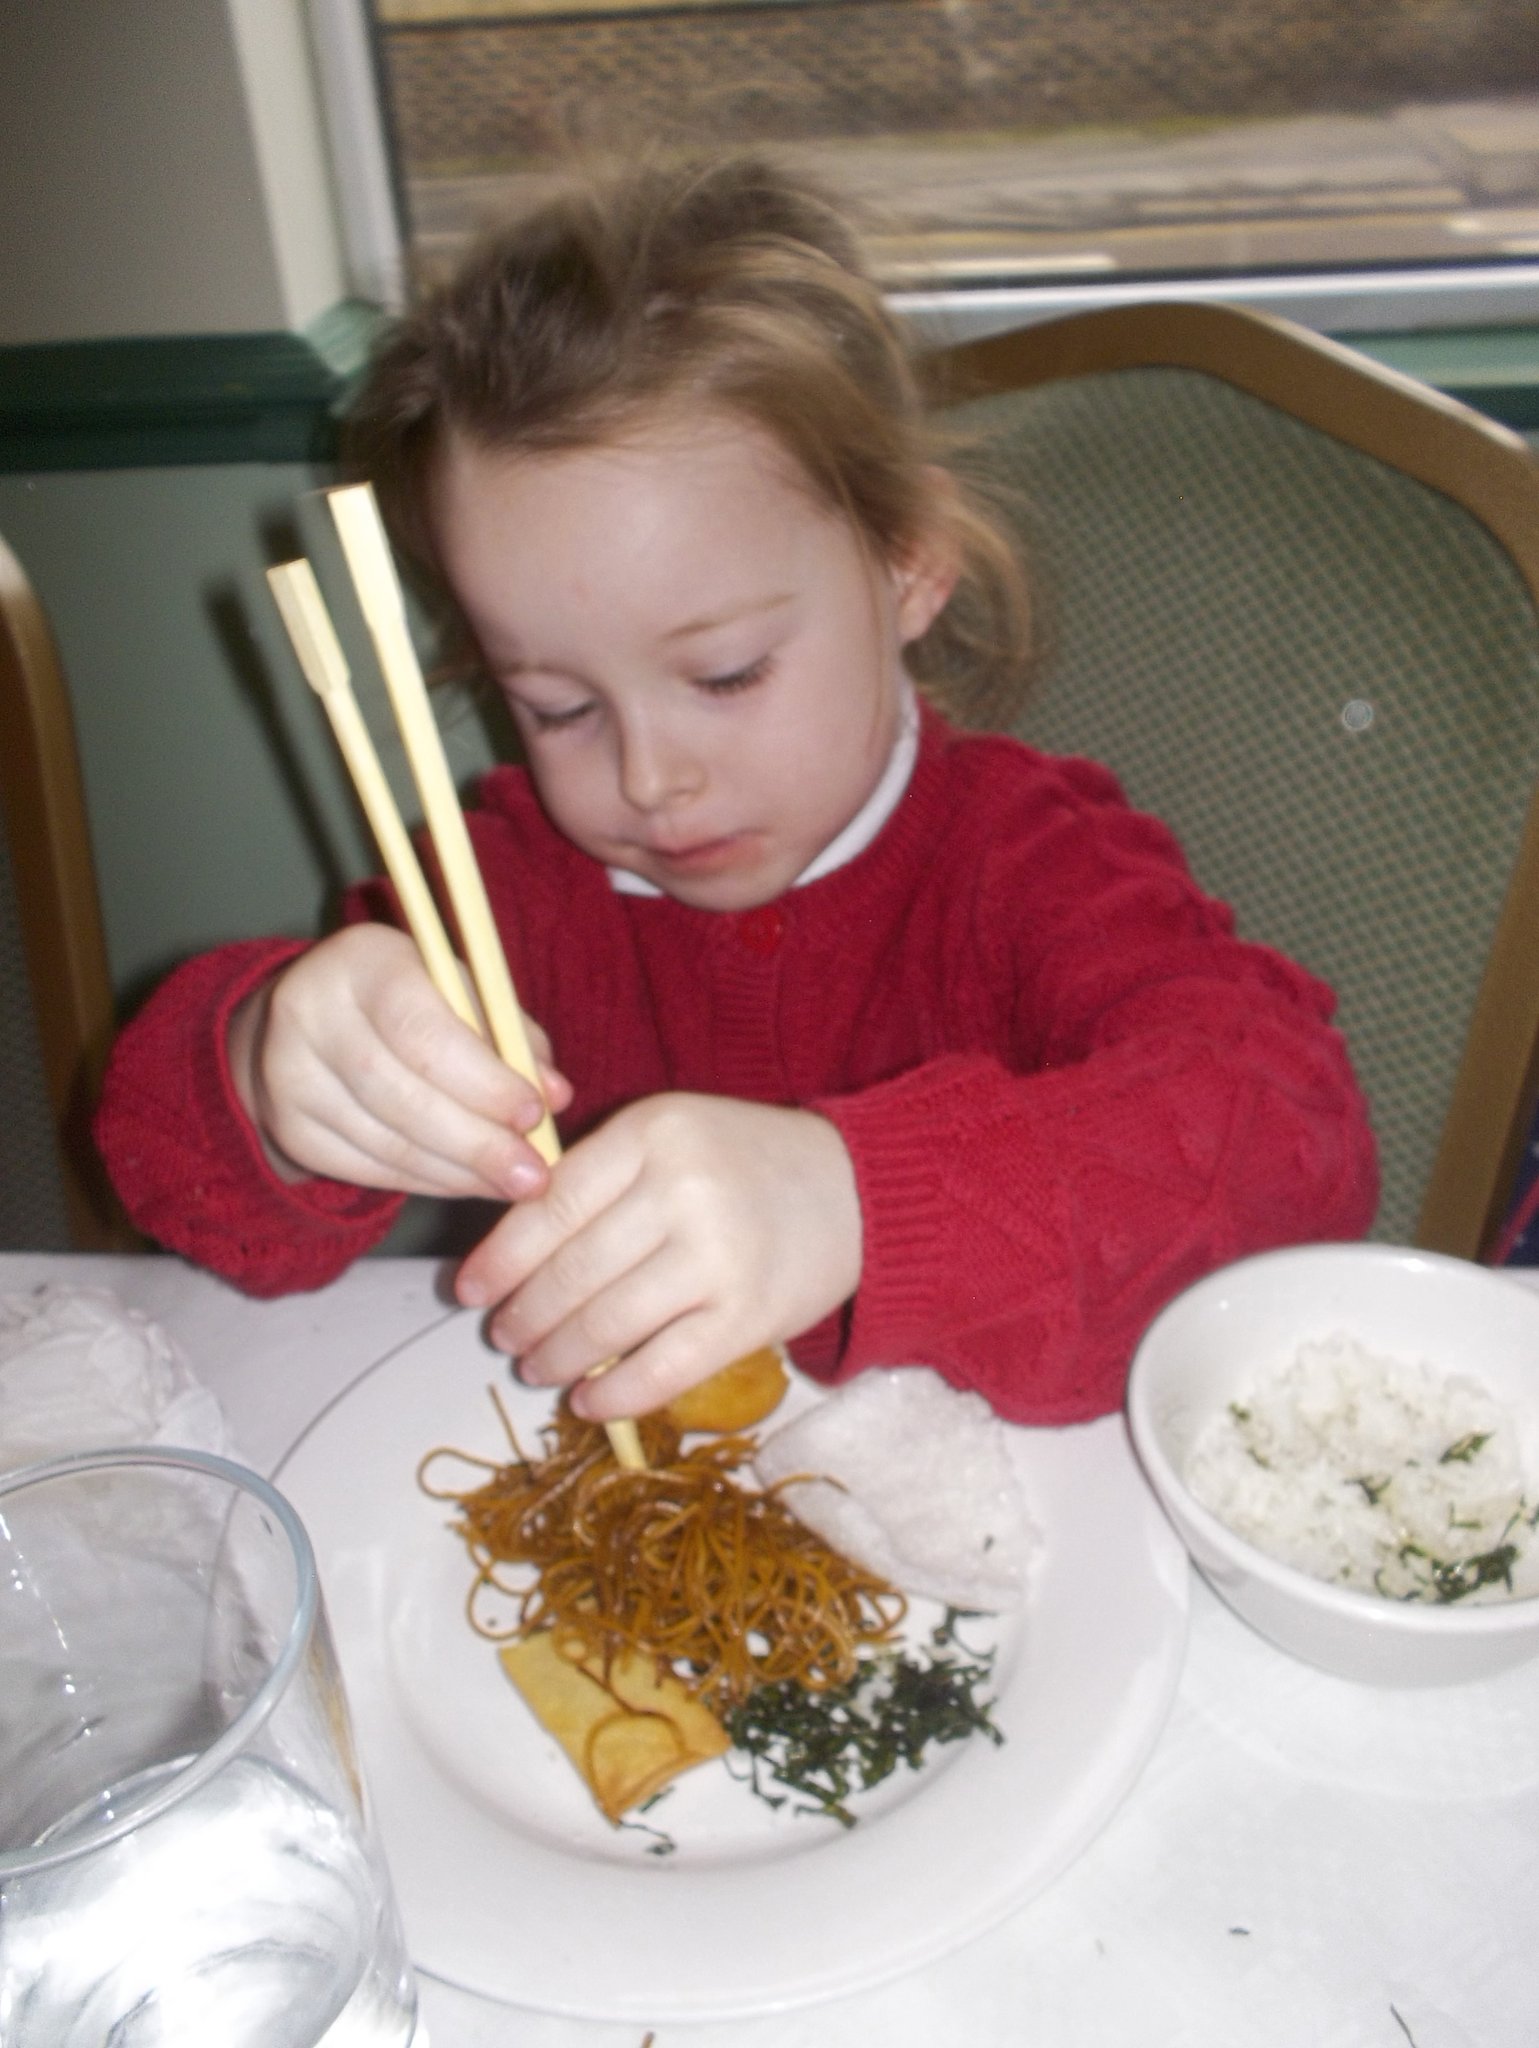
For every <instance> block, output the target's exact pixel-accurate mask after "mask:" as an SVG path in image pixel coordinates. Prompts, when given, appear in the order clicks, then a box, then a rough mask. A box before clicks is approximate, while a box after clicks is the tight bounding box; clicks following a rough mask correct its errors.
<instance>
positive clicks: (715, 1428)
mask: <svg viewBox="0 0 1539 2048" xmlns="http://www.w3.org/2000/svg"><path fill="white" fill-rule="evenodd" d="M788 1384H789V1382H788V1380H787V1377H786V1369H785V1366H784V1365H783V1364H782V1363H781V1357H780V1353H779V1352H778V1351H777V1350H776V1348H775V1346H774V1345H773V1344H766V1345H765V1346H764V1347H763V1349H762V1350H759V1351H750V1352H749V1353H748V1354H747V1355H746V1357H743V1358H734V1359H733V1361H732V1363H731V1364H730V1365H724V1366H723V1367H722V1368H721V1370H720V1372H713V1373H712V1374H711V1376H710V1378H709V1379H707V1380H701V1381H700V1382H699V1383H698V1385H696V1386H693V1387H686V1388H685V1389H684V1392H683V1393H682V1394H678V1395H676V1396H675V1397H674V1399H673V1400H671V1401H670V1402H669V1403H668V1405H667V1407H666V1408H665V1409H664V1410H663V1413H664V1414H665V1415H666V1416H667V1417H668V1419H669V1421H670V1422H672V1423H673V1424H674V1426H675V1427H676V1428H678V1429H682V1430H694V1429H698V1430H709V1431H710V1432H712V1433H713V1434H715V1433H720V1434H721V1435H723V1436H726V1435H729V1434H730V1433H731V1432H732V1431H733V1430H738V1429H752V1428H753V1426H754V1424H755V1423H756V1422H762V1421H763V1420H764V1418H765V1416H766V1415H768V1414H769V1413H770V1412H771V1410H772V1409H775V1408H778V1407H779V1405H780V1402H781V1399H782V1397H783V1396H784V1394H785V1390H786V1387H787V1385H788Z"/></svg>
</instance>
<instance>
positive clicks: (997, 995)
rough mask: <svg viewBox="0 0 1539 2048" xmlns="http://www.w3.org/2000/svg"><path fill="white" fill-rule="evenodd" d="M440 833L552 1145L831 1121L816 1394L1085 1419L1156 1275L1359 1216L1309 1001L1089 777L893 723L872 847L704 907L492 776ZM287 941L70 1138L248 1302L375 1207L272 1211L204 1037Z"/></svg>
mask: <svg viewBox="0 0 1539 2048" xmlns="http://www.w3.org/2000/svg"><path fill="white" fill-rule="evenodd" d="M471 822H472V829H473V832H474V836H475V841H476V846H477V851H478V853H479V855H480V858H481V862H482V865H483V868H484V870H485V874H486V879H487V886H488V890H489V893H490V895H491V899H492V905H493V909H494V911H495V913H496V915H497V919H498V922H499V925H500V926H501V928H502V931H503V934H504V937H505V940H506V943H507V946H508V951H509V955H510V959H511V961H512V965H513V971H514V978H515V981H516V983H517V985H518V988H519V992H520V995H521V996H522V998H523V1000H524V1002H525V1005H526V1007H527V1008H528V1009H529V1011H530V1013H531V1014H532V1015H533V1016H535V1017H537V1018H539V1019H540V1021H541V1022H542V1023H543V1024H544V1025H545V1026H546V1028H547V1029H548V1030H549V1032H550V1034H551V1038H552V1042H553V1044H554V1046H555V1048H556V1056H557V1058H558V1060H559V1062H560V1064H561V1067H562V1071H563V1072H564V1073H565V1074H567V1075H568V1076H569V1078H570V1079H571V1080H572V1081H573V1083H574V1084H575V1086H576V1090H577V1096H576V1101H575V1102H574V1104H573V1106H572V1109H571V1110H570V1112H569V1113H568V1114H567V1116H565V1117H564V1118H563V1119H562V1122H563V1131H564V1135H565V1137H566V1138H567V1139H568V1141H570V1140H571V1139H573V1138H575V1137H576V1136H577V1135H579V1134H580V1133H581V1132H582V1131H583V1130H585V1129H586V1128H588V1127H589V1126H591V1125H592V1124H593V1123H594V1122H596V1121H597V1120H598V1119H599V1118H601V1117H603V1116H604V1115H605V1114H606V1113H607V1112H609V1111H611V1110H613V1109H614V1108H615V1107H617V1106H618V1105H619V1104H621V1103H623V1102H626V1101H629V1100H631V1099H632V1098H634V1097H636V1096H639V1095H644V1094H649V1093H652V1092H655V1091H657V1090H660V1089H672V1088H679V1089H690V1090H697V1091H705V1092H710V1093H715V1094H726V1095H735V1096H741V1097H746V1098H749V1099H751V1100H754V1101H759V1102H771V1103H796V1104H804V1105H808V1106H810V1107H813V1108H816V1109H818V1110H820V1111H821V1112H822V1113H823V1114H824V1115H826V1116H828V1117H829V1118H831V1119H832V1121H833V1122H834V1123H835V1124H837V1126H838V1127H839V1130H840V1131H841V1133H842V1134H843V1137H844V1139H845V1142H846V1144H847V1145H848V1147H849V1150H850V1154H851V1156H852V1158H853V1160H854V1164H855V1171H856V1176H857V1180H858V1185H859V1189H860V1199H861V1207H862V1218H863V1234H864V1235H863V1241H864V1266H863V1271H862V1277H861V1283H860V1288H859V1291H858V1293H857V1295H856V1296H855V1299H854V1300H853V1301H852V1302H851V1303H850V1304H848V1305H847V1307H846V1310H845V1312H844V1314H843V1315H842V1316H839V1317H835V1318H830V1319H829V1320H828V1321H827V1322H826V1323H824V1324H821V1325H819V1327H818V1328H817V1329H816V1330H813V1331H809V1332H807V1333H805V1335H804V1336H803V1337H801V1338H800V1339H799V1340H798V1342H797V1343H796V1345H795V1347H794V1349H795V1351H796V1355H797V1358H798V1361H799V1362H800V1363H801V1364H802V1365H804V1366H805V1367H806V1368H808V1369H809V1370H811V1371H813V1372H815V1373H817V1374H818V1375H819V1376H820V1377H824V1378H836V1377H844V1376H845V1375H847V1374H849V1373H851V1372H854V1371H856V1370H858V1369H859V1368H860V1367H862V1366H866V1365H870V1364H874V1363H885V1364H901V1363H911V1362H916V1361H922V1362H924V1363H928V1364H930V1365H933V1366H934V1367H936V1368H937V1369H938V1370H939V1371H940V1372H942V1373H943V1374H944V1375H945V1376H946V1378H947V1379H949V1380H951V1381H952V1382H954V1383H955V1384H957V1385H959V1386H969V1387H976V1388H978V1389H979V1390H980V1391H981V1392H982V1393H984V1394H985V1395H986V1396H987V1397H988V1399H989V1400H990V1401H991V1402H992V1403H993V1405H994V1406H995V1408H996V1409H998V1410H999V1412H1000V1413H1001V1414H1003V1415H1005V1416H1008V1417H1010V1418H1012V1419H1014V1420H1017V1421H1023V1422H1037V1423H1056V1422H1068V1421H1073V1420H1077V1419H1080V1418H1083V1417H1088V1416H1092V1415H1095V1414H1098V1413H1101V1412H1102V1411H1104V1410H1107V1409H1110V1408H1113V1407H1115V1406H1116V1405H1117V1404H1118V1403H1119V1401H1120V1400H1121V1397H1122V1386H1123V1377H1124V1374H1125V1372H1126V1369H1127V1364H1128V1359H1129V1356H1130V1354H1131V1351H1132V1348H1133V1345H1134V1344H1135V1342H1136V1341H1137V1338H1138V1335H1139V1333H1140V1332H1141V1330H1142V1329H1143V1328H1144V1326H1145V1324H1146V1323H1147V1322H1148V1321H1149V1319H1150V1317H1151V1316H1152V1315H1153V1314H1154V1312H1155V1311H1156V1310H1157V1309H1158V1308H1159V1307H1160V1306H1161V1305H1162V1304H1163V1303H1164V1302H1165V1301H1167V1300H1168V1299H1169V1298H1170V1297H1171V1296H1172V1295H1173V1294H1175V1293H1176V1292H1177V1291H1178V1289H1180V1288H1181V1287H1183V1286H1185V1285H1186V1284H1187V1283H1188V1282H1189V1281H1191V1280H1193V1279H1194V1278H1196V1277H1197V1276H1198V1275H1199V1274H1201V1273H1202V1272H1204V1271H1206V1270H1207V1269H1209V1268H1211V1267H1213V1266H1216V1265H1219V1264H1220V1263H1222V1262H1224V1261H1225V1260H1229V1259H1233V1258H1236V1257H1238V1256H1240V1255H1242V1254H1244V1253H1247V1252H1253V1251H1258V1250H1261V1249H1263V1248H1265V1247H1267V1246H1271V1245H1279V1244H1285V1243H1289V1242H1293V1241H1297V1240H1301V1239H1318V1238H1333V1237H1352V1236H1356V1235H1358V1234H1360V1233H1361V1232H1362V1231H1363V1230H1365V1229H1366V1228H1367V1226H1368V1224H1369V1222H1370V1221H1371V1219H1372V1216H1373V1212H1374V1207H1375V1203H1376V1199H1377V1175H1376V1167H1375V1161H1374V1149H1373V1142H1372V1139H1371V1136H1370V1134H1369V1129H1368V1122H1367V1115H1366V1111H1365V1108H1364V1104H1363V1101H1362V1098H1361V1095H1360V1094H1359V1091H1358V1089H1357V1086H1356V1084H1355V1082H1354V1080H1353V1077H1352V1074H1351V1071H1350V1068H1349V1066H1348V1062H1347V1057H1346V1053H1345V1050H1344V1047H1343V1044H1342V1041H1341V1038H1340V1036H1339V1034H1338V1033H1337V1032H1335V1031H1334V1030H1333V1029H1332V1028H1331V1026H1330V1023H1329V1019H1330V1015H1331V1010H1332V998H1331V995H1330V992H1329V990H1328V989H1326V988H1325V987H1324V986H1323V985H1322V984H1321V983H1320V982H1318V981H1316V980H1313V979H1312V978H1311V977H1310V976H1308V975H1307V974H1305V973H1304V972H1303V971H1302V970H1301V969H1299V968H1297V967H1295V966H1293V965H1292V964H1291V963H1290V962H1288V961H1286V960H1284V959H1283V958H1282V957H1281V956H1280V955H1278V954H1276V953H1274V952H1271V951H1269V950H1267V949H1265V948H1263V947H1259V946H1254V945H1247V944H1242V943H1241V942H1240V941H1238V940H1237V939H1236V938H1235V937H1234V935H1233V931H1232V921H1231V918H1230V915H1229V913H1228V911H1227V910H1226V909H1225V908H1224V907H1223V906H1222V905H1220V904H1217V903H1215V902H1213V901H1212V900H1211V899H1209V898H1207V897H1205V896H1203V895H1202V894H1201V893H1200V892H1199V891H1198V889H1197V888H1196V886H1195V884H1194V883H1193V882H1192V880H1191V878H1190V876H1189V875H1188V873H1187V870H1186V867H1185V864H1184V862H1183V861H1182V858H1181V855H1180V852H1179V850H1178V848H1177V846H1176V844H1175V842H1174V840H1173V839H1172V837H1171V835H1170V834H1169V833H1168V832H1167V831H1166V830H1165V828H1164V827H1163V826H1161V825H1159V824H1157V823H1156V822H1155V821H1154V820H1152V819H1150V818H1147V817H1144V816H1142V815H1140V814H1138V813H1136V812H1134V811H1132V810H1130V809H1129V808H1128V807H1127V805H1126V804H1125V803H1124V801H1123V799H1122V797H1121V795H1120V793H1119V791H1118V789H1117V786H1116V784H1115V782H1114V781H1113V779H1112V778H1111V776H1110V775H1108V774H1107V773H1106V772H1105V771H1104V770H1103V769H1100V768H1097V767H1095V766H1093V765H1091V764H1090V763H1088V762H1083V761H1054V760H1050V759H1048V758H1046V757H1044V756H1042V755H1039V754H1035V753H1033V752H1031V751H1030V750H1029V749H1027V748H1025V747H1023V746H1021V745H1019V744H1018V743H1017V742H1015V741H1013V740H1008V739H1001V738H991V737H963V736H962V735H959V734H957V733H955V732H953V731H952V730H950V729H949V728H948V727H947V726H945V725H944V724H943V723H942V722H941V721H940V720H939V719H938V718H936V717H934V716H933V714H928V713H927V714H926V717H925V721H924V728H923V734H922V739H921V745H920V753H919V759H918V762H917V764H916V767H915V771H914V776H913V780H912V782H911V784H910V786H909V789H908V792H907V794H906V795H905V797H904V798H903V800H902V802H901V803H900V804H899V806H898V808H897V810H896V811H895V812H894V814H893V816H892V817H891V819H890V820H889V821H888V823H887V825H886V826H885V827H884V829H883V830H882V832H881V834H880V835H879V836H878V838H877V839H876V841H875V842H874V843H873V844H872V845H871V846H870V847H868V848H867V849H866V851H865V852H864V853H862V854H860V855H858V856H857V857H856V858H855V859H854V860H853V861H852V862H850V863H849V864H848V865H847V866H845V867H842V868H839V869H837V870H835V871H834V872H833V873H832V874H830V875H827V876H826V877H824V878H823V879H822V880H821V881H817V882H812V883H809V884H808V885H806V886H805V887H803V888H800V889H795V890H792V891H791V892H790V893H789V894H788V895H786V896H784V897H782V898H780V899H779V900H778V901H776V902H774V903H771V904H768V905H765V906H764V907H762V908H760V909H756V910H750V911H746V912H743V913H741V914H725V913H712V912H706V911H699V910H693V909H690V908H689V907H687V906H686V905H684V904H681V903H677V902H675V901H673V900H672V899H671V898H668V897H662V898H649V897H638V896H630V895H620V894H617V893H616V892H615V891H614V890H613V889H612V888H611V887H610V885H609V882H608V879H607V877H606V876H605V874H604V873H603V871H602V870H601V869H600V868H599V867H597V866H596V865H595V864H594V863H593V862H592V861H591V860H590V859H589V858H588V857H587V856H586V855H584V854H581V853H579V852H578V851H577V850H576V849H575V848H574V847H573V846H571V845H570V844H569V843H568V842H567V841H565V840H564V839H562V838H561V837H560V836H559V835H558V834H557V833H556V832H555V831H554V830H553V828H552V827H551V826H550V824H549V823H548V822H547V821H546V819H545V816H544V814H543V812H542V811H541V810H540V807H539V804H538V802H537V800H536V798H535V796H534V793H533V791H532V789H531V787H530V785H529V783H528V782H527V780H526V778H525V777H524V775H523V774H522V772H521V771H519V770H515V769H499V770H497V771H495V772H494V773H493V774H492V775H491V776H489V777H488V778H487V781H486V783H485V785H484V786H483V791H482V807H481V808H480V809H479V810H478V811H477V812H475V813H474V814H473V816H472V821H471ZM370 900H371V899H369V898H368V897H366V895H365V894H364V893H363V892H359V893H358V894H357V895H355V897H354V899H353V901H352V902H351V904H350V905H349V914H350V915H353V916H363V915H366V914H367V912H368V907H369V902H370ZM295 950H296V948H295V947H293V946H292V945H289V944H286V943H284V942H281V941H272V942H267V941H258V942H252V943H247V944H241V945H235V946H229V947H225V948H222V949H221V950H219V951H217V952H215V953H212V954H208V955H205V956H204V957H202V958H200V959H197V960H194V961H192V962H190V963H189V964H188V965H187V966H185V967H183V968H182V969H180V970H179V971H178V972H177V973H176V974H175V975H173V976H172V977H171V979H170V980H169V981H168V982H167V983H166V984H165V986H164V987H163V988H162V989H161V990H160V991H159V992H158V993H157V994H156V996H155V997H154V998H153V999H152V1001H151V1002H150V1004H149V1005H148V1006H147V1008H146V1009H145V1010H144V1011H143V1013H142V1014H141V1015H140V1016H139V1018H138V1019H137V1020H136V1021H135V1022H134V1023H133V1024H132V1025H131V1026H130V1027H129V1029H128V1030H127V1031H126V1032H125V1033H124V1034H123V1037H122V1038H121V1040H120V1041H119V1044H118V1047H117V1050H116V1052H115V1054H114V1058H113V1063H112V1068H111V1072H110V1074H109V1077H108V1084H107V1089H106V1093H105V1098H104V1102H103V1107H102V1111H101V1114H100V1118H99V1121H98V1138H99V1141H100V1143H101V1147H102V1150H103V1153H104V1155H105V1157H106V1159H107V1162H108V1165H109V1167H110V1169H111V1171H112V1174H113V1177H114V1179H115V1180H116V1182H117V1185H118V1187H119V1189H120V1191H121V1193H122V1195H123V1198H124V1200H125V1202H126V1203H127V1205H128V1208H129V1211H130V1213H131V1214H132V1215H133V1217H134V1218H135V1220H136V1221H137V1222H138V1224H139V1225H140V1227H141V1228H142V1229H144V1230H145V1231H147V1232H148V1233H149V1234H150V1235H151V1236H154V1237H156V1238H158V1239H160V1240H161V1241H162V1242H164V1243H165V1244H167V1245H169V1246H171V1247H173V1248H174V1249H176V1250H178V1251H181V1252H185V1253H186V1254H188V1255H189V1256H190V1257H192V1258H194V1259H196V1260H198V1261H200V1262H201V1263H203V1264H206V1265H209V1266H211V1267H213V1268H214V1269H215V1270H216V1271H218V1272H221V1273H223V1274H225V1275H226V1276H227V1277H228V1278H230V1279H232V1280H234V1281H235V1282H237V1283H238V1284H239V1285H240V1286H242V1287H244V1288H246V1289H247V1290H249V1291H250V1292H252V1293H254V1294H275V1293H281V1292H284V1291H287V1290H290V1289H295V1288H303V1287H315V1286H318V1285H320V1284H322V1283H323V1282H325V1281H327V1280H329V1279H330V1278H332V1277H333V1276H334V1275H335V1274H336V1273H338V1272H339V1271H341V1269H342V1268H343V1267H344V1266H345V1265H347V1264H348V1263H349V1261H351V1260H352V1259H353V1258H355V1257H356V1256H357V1255H358V1254H359V1253H360V1252H362V1251H364V1250H366V1249H368V1247H369V1246H370V1245H372V1244H373V1243H375V1242H377V1241H378V1239H379V1238H380V1237H381V1236H382V1235H383V1233H384V1232H385V1230H386V1229H387V1228H388V1227H389V1224H390V1222H391V1221H392V1219H393V1217H394V1214H395V1210H396V1207H397V1202H396V1200H395V1199H394V1198H390V1197H384V1196H379V1195H375V1194H372V1193H367V1192H363V1191H360V1190H358V1189H355V1188H349V1187H344V1186H341V1185H339V1184H337V1183H334V1182H328V1181H319V1180H317V1181H311V1182H308V1183H306V1184H304V1185H302V1186H300V1187H298V1188H291V1187H286V1186H285V1185H283V1184H282V1183H281V1182H280V1181H278V1180H277V1179H276V1178H275V1176H274V1175H273V1174H272V1173H271V1172H270V1171H269V1170H268V1168H267V1166H266V1163H265V1161H264V1159H263V1156H262V1153H261V1150H260V1147H259V1145H258V1144H257V1142H256V1139H255V1136H254V1134H253V1132H252V1131H251V1129H250V1127H249V1126H248V1124H247V1123H246V1121H245V1119H244V1117H243V1115H242V1113H241V1111H240V1109H239V1106H238V1104H237V1103H236V1101H235V1098H234V1096H233V1094H232V1092H231V1088H230V1082H229V1074H228V1069H227V1066H226V1063H225V1056H224V1040H225V1024H226V1020H227V1018H228V1016H229V1013H230V1011H231V1010H232V1008H233V1007H234V1005H235V1004H236V1003H238V1002H239V1001H240V1000H241V998H242V997H243V996H244V995H246V994H247V993H248V991H250V990H251V989H252V988H253V987H255V986H256V985H257V984H258V983H259V982H260V981H261V980H262V979H263V978H264V977H265V976H266V975H268V974H270V973H271V972H272V971H273V969H274V968H275V967H276V966H277V965H278V964H279V963H280V962H281V961H282V960H283V959H285V958H287V957H288V956H289V955H290V954H291V953H292V952H293V951H295Z"/></svg>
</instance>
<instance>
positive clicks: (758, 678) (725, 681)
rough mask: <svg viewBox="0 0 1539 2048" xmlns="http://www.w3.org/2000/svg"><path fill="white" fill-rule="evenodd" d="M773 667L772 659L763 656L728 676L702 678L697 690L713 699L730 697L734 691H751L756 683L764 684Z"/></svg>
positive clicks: (736, 669)
mask: <svg viewBox="0 0 1539 2048" xmlns="http://www.w3.org/2000/svg"><path fill="white" fill-rule="evenodd" d="M771 666H772V659H771V657H770V656H769V655H767V654H761V655H760V657H759V659H758V660H757V661H751V662H749V664H748V666H747V667H746V668H735V669H733V670H731V672H730V673H729V674H727V675H724V676H701V677H700V679H699V681H698V683H697V684H696V688H697V689H701V690H704V691H706V692H707V694H708V695H710V696H712V697H730V696H731V694H732V692H733V691H734V690H747V689H751V688H752V687H753V685H754V684H755V683H761V682H763V680H764V678H765V677H766V676H767V675H768V674H769V672H770V668H771Z"/></svg>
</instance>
